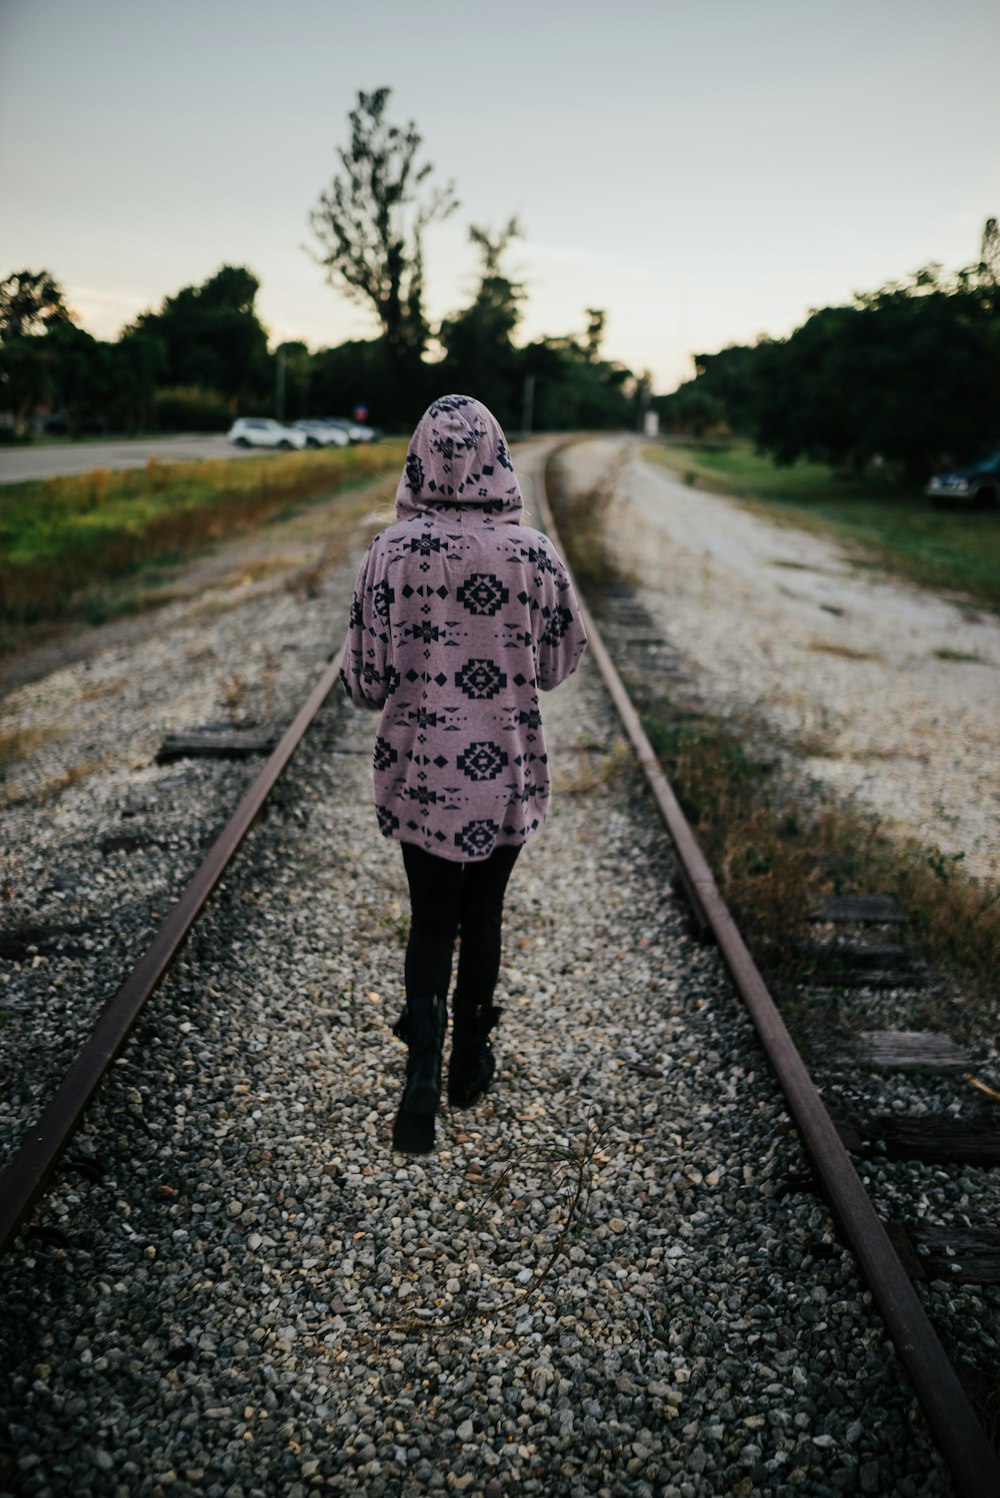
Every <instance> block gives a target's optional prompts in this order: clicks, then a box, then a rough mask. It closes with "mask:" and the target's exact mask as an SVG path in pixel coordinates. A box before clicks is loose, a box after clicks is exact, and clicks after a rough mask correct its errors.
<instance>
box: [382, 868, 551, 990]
mask: <svg viewBox="0 0 1000 1498" xmlns="http://www.w3.org/2000/svg"><path fill="white" fill-rule="evenodd" d="M401 846H402V849H403V866H404V867H405V869H406V877H407V880H408V881H409V885H410V911H411V918H410V937H409V940H408V942H407V944H406V972H405V976H406V994H407V997H408V998H417V997H420V996H424V997H426V996H428V995H431V994H436V995H437V996H438V997H439V998H442V999H444V998H446V997H447V993H448V985H449V983H450V982H451V963H452V956H453V954H454V950H455V937H456V936H458V935H459V934H461V937H462V945H461V949H460V951H459V957H458V981H457V982H456V984H455V998H456V1000H458V999H461V1000H462V1001H464V1002H466V1003H475V1004H488V1003H489V1002H490V1000H491V999H492V997H493V990H494V989H495V988H496V985H497V978H498V977H499V975H500V926H501V923H502V921H503V897H504V893H505V891H506V889H507V880H508V879H509V878H510V875H511V870H512V869H513V867H514V864H515V863H516V861H517V855H518V854H519V853H520V851H521V849H520V846H519V845H518V846H515V847H501V848H494V850H493V852H492V853H491V854H490V856H489V858H484V859H483V860H482V861H481V862H479V863H468V864H463V863H453V862H451V860H449V859H446V858H437V857H436V856H435V855H434V854H433V853H425V852H424V850H423V848H418V847H417V846H416V845H415V844H414V843H403V844H402V845H401Z"/></svg>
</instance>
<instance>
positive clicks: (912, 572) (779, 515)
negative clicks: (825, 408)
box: [643, 442, 1000, 612]
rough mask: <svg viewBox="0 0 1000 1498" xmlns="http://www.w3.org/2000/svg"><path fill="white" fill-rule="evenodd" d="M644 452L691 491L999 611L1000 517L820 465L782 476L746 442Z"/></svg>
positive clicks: (796, 467)
mask: <svg viewBox="0 0 1000 1498" xmlns="http://www.w3.org/2000/svg"><path fill="white" fill-rule="evenodd" d="M643 453H644V456H646V457H647V458H650V459H651V460H653V461H655V462H658V463H662V464H663V465H664V466H666V467H668V468H670V469H672V470H673V471H674V472H675V473H677V474H678V475H679V476H680V477H681V478H682V479H684V481H685V482H686V483H688V484H690V485H691V486H692V487H693V488H702V489H710V490H713V491H715V492H716V493H719V494H726V495H731V496H733V497H734V498H736V499H739V500H741V501H742V502H743V503H745V504H747V505H748V507H749V508H751V509H753V510H754V511H755V512H756V513H758V514H762V515H764V516H766V517H767V518H768V519H771V520H778V521H780V522H783V523H785V524H788V525H795V526H798V527H800V528H801V529H804V530H810V531H813V532H816V533H821V534H826V535H833V536H835V537H836V538H837V539H839V540H842V541H846V542H848V543H853V545H854V546H855V547H860V548H862V549H863V552H864V557H863V558H856V559H860V560H869V561H874V562H877V563H879V564H881V565H882V566H883V567H885V568H886V570H887V571H890V572H894V573H896V574H898V575H899V576H901V577H905V578H907V579H909V580H910V581H912V582H917V583H921V584H923V585H924V586H926V587H930V588H936V589H945V590H947V591H953V592H957V593H960V594H963V595H965V596H967V597H968V598H969V599H971V600H972V601H974V602H976V603H978V604H981V605H983V606H984V607H986V608H989V609H992V610H995V611H997V612H1000V510H998V511H990V512H986V511H976V510H944V509H935V508H934V506H933V505H932V504H931V502H930V500H929V499H927V498H926V497H925V496H924V495H922V494H919V493H914V492H912V491H905V490H903V489H900V488H897V487H895V486H892V485H890V484H889V483H888V481H887V480H880V479H879V478H878V477H869V478H850V479H845V478H839V477H837V476H836V475H835V474H833V473H831V471H830V470H829V469H828V468H825V467H824V466H823V465H822V464H819V463H795V464H793V465H792V466H790V467H787V468H779V467H778V465H777V464H775V463H773V462H772V461H771V460H770V459H769V458H765V457H762V456H761V455H760V454H758V453H755V452H754V451H753V449H752V448H750V447H749V446H748V445H747V444H746V443H742V442H734V443H733V444H732V446H730V447H727V448H718V449H707V448H689V447H672V446H669V445H666V446H664V445H658V446H648V447H645V448H644V449H643Z"/></svg>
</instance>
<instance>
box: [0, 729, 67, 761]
mask: <svg viewBox="0 0 1000 1498" xmlns="http://www.w3.org/2000/svg"><path fill="white" fill-rule="evenodd" d="M56 731H57V730H56V729H55V728H43V727H41V726H37V727H35V728H8V729H5V730H4V729H0V770H2V769H7V768H8V767H9V766H10V765H16V764H19V763H20V761H21V760H22V759H27V758H28V755H29V754H31V753H32V752H33V751H34V750H35V749H37V748H38V746H39V744H44V742H45V740H46V739H50V738H51V737H52V735H53V734H54V733H55V732H56Z"/></svg>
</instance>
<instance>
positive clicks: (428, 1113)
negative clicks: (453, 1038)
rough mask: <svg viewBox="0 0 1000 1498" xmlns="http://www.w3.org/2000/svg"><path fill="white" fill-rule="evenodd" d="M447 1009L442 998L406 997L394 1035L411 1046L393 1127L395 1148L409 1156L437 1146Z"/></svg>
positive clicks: (423, 1153) (394, 1027)
mask: <svg viewBox="0 0 1000 1498" xmlns="http://www.w3.org/2000/svg"><path fill="white" fill-rule="evenodd" d="M447 1022H448V1010H447V1008H446V1006H445V1002H444V1000H443V999H438V998H434V997H433V996H432V997H431V998H417V999H411V998H407V1000H406V1007H405V1009H404V1010H403V1012H402V1014H401V1015H400V1016H399V1019H398V1020H397V1021H396V1024H395V1025H394V1026H393V1032H392V1033H393V1034H394V1035H397V1036H398V1037H399V1039H400V1040H405V1041H406V1044H407V1045H408V1046H409V1048H410V1054H409V1058H408V1060H407V1063H406V1089H405V1091H404V1092H403V1100H402V1102H401V1103H400V1105H399V1109H398V1111H397V1113H396V1122H395V1123H394V1124H393V1128H392V1147H393V1149H397V1150H402V1151H403V1153H404V1154H407V1155H429V1154H430V1152H431V1151H432V1150H433V1148H434V1115H435V1114H436V1113H437V1110H438V1104H439V1103H440V1101H441V1047H442V1046H443V1045H444V1031H445V1025H446V1024H447Z"/></svg>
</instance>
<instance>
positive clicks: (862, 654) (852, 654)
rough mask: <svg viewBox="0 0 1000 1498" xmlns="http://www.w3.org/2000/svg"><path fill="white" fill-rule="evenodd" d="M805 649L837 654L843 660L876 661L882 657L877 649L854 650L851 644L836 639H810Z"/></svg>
mask: <svg viewBox="0 0 1000 1498" xmlns="http://www.w3.org/2000/svg"><path fill="white" fill-rule="evenodd" d="M806 649H807V650H815V651H817V652H818V653H820V654H822V655H838V656H840V658H841V660H845V661H878V660H881V659H882V657H881V656H880V655H879V653H878V651H877V650H855V649H854V648H853V646H851V645H839V644H838V643H837V641H836V640H810V641H809V644H808V645H807V646H806Z"/></svg>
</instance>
